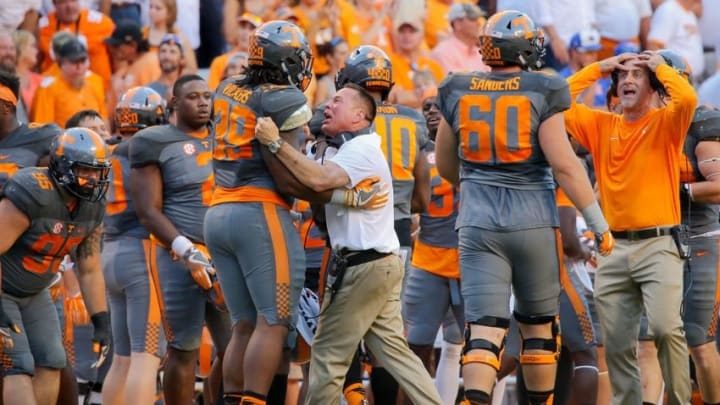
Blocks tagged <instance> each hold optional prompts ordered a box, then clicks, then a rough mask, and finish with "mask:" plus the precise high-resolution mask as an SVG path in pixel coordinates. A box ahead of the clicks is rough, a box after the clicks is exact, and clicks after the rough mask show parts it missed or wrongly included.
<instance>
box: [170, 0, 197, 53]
mask: <svg viewBox="0 0 720 405" xmlns="http://www.w3.org/2000/svg"><path fill="white" fill-rule="evenodd" d="M177 9H178V10H182V13H178V16H177V21H176V22H175V26H176V27H177V28H178V30H180V32H182V33H183V34H185V36H186V37H187V39H188V41H189V42H190V48H191V49H192V50H193V52H195V49H197V48H198V47H199V46H200V0H177ZM185 51H186V53H189V52H190V49H186V50H185Z"/></svg>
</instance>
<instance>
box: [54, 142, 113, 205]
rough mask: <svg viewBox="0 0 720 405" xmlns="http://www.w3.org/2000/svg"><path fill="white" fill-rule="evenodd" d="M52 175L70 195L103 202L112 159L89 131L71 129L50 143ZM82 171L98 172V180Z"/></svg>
mask: <svg viewBox="0 0 720 405" xmlns="http://www.w3.org/2000/svg"><path fill="white" fill-rule="evenodd" d="M49 168H50V175H51V176H52V178H53V180H55V183H56V184H57V185H58V186H59V187H62V188H64V189H65V190H67V191H68V192H69V193H70V194H72V195H74V196H76V197H78V198H81V199H83V200H87V201H90V202H97V201H100V200H101V199H102V198H103V197H104V196H105V193H106V192H107V189H108V186H109V184H110V181H109V179H108V174H109V172H110V159H109V158H108V149H107V145H106V144H105V142H104V141H103V139H102V137H100V135H98V134H97V133H95V131H93V130H91V129H88V128H70V129H67V130H65V132H63V133H61V134H60V135H58V136H57V137H56V138H55V139H54V140H53V141H52V143H51V144H50V165H49ZM81 169H86V170H87V169H89V170H96V171H98V176H97V177H96V178H91V177H88V176H87V175H83V173H80V170H81Z"/></svg>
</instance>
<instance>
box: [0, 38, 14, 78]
mask: <svg viewBox="0 0 720 405" xmlns="http://www.w3.org/2000/svg"><path fill="white" fill-rule="evenodd" d="M16 64H17V50H16V49H15V42H14V41H13V38H12V34H10V31H5V30H0V69H2V70H4V71H6V72H10V73H15V65H16Z"/></svg>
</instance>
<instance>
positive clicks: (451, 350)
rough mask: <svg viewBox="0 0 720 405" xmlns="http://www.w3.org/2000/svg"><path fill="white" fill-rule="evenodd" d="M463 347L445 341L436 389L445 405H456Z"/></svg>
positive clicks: (437, 373) (436, 372) (439, 363)
mask: <svg viewBox="0 0 720 405" xmlns="http://www.w3.org/2000/svg"><path fill="white" fill-rule="evenodd" d="M462 348H463V345H456V344H453V343H448V342H445V341H443V344H442V351H441V352H440V361H439V362H438V366H437V370H436V371H435V388H437V390H438V393H440V399H442V402H443V404H445V405H455V399H457V393H458V386H459V385H460V353H461V352H462Z"/></svg>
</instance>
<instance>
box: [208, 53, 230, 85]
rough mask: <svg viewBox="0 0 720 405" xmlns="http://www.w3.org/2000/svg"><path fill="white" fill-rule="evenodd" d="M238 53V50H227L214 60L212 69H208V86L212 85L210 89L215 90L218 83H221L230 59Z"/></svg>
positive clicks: (211, 65)
mask: <svg viewBox="0 0 720 405" xmlns="http://www.w3.org/2000/svg"><path fill="white" fill-rule="evenodd" d="M236 53H237V51H230V52H226V53H224V54H222V55H220V56H218V57H216V58H215V59H213V60H212V63H210V70H209V71H208V87H210V90H215V89H216V88H217V86H218V84H220V82H221V81H222V77H223V73H225V68H226V67H227V63H228V60H229V59H230V57H231V56H232V55H234V54H236Z"/></svg>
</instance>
